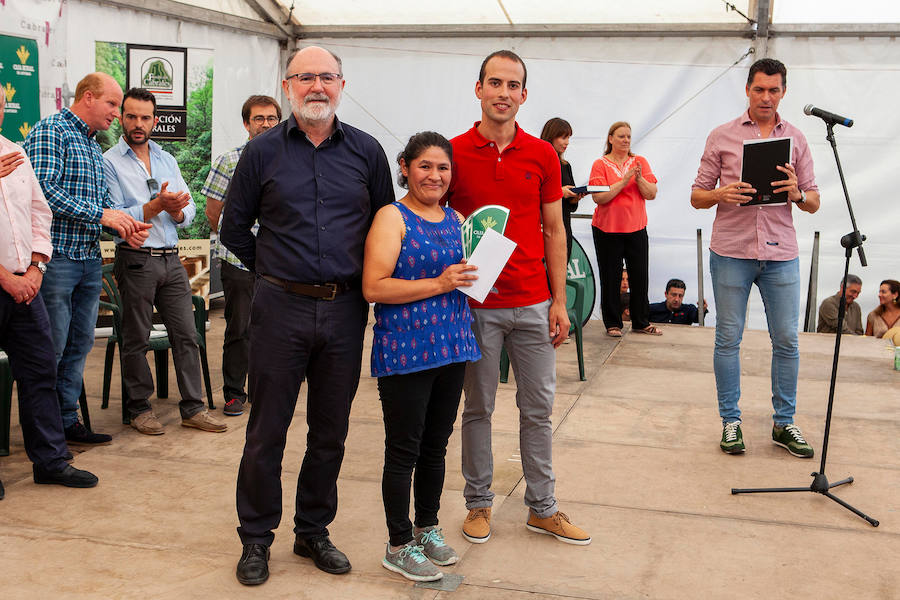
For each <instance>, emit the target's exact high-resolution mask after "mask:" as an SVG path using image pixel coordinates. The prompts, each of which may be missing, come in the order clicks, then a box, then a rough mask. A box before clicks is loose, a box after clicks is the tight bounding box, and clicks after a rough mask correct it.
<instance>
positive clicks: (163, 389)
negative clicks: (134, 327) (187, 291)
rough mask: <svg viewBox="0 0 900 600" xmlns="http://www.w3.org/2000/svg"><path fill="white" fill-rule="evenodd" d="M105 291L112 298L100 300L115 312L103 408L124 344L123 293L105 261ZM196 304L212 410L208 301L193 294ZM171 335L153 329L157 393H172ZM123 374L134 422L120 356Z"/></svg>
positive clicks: (196, 323)
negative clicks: (113, 367) (170, 381)
mask: <svg viewBox="0 0 900 600" xmlns="http://www.w3.org/2000/svg"><path fill="white" fill-rule="evenodd" d="M103 291H104V292H106V295H107V297H108V298H109V299H110V302H100V306H101V307H102V308H105V309H107V310H109V311H111V312H112V316H113V332H112V335H111V336H109V338H107V341H106V360H105V362H104V364H103V403H102V404H101V405H100V408H104V409H105V408H108V407H109V388H110V385H111V380H112V365H113V358H114V357H115V354H116V345H118V346H119V348H121V347H122V296H121V295H120V294H119V286H118V284H117V283H116V278H115V276H114V275H113V264H112V263H110V264H106V265H103ZM191 302H192V303H193V305H194V326H195V327H196V329H197V345H198V346H199V347H200V365H201V366H202V367H203V383H204V384H205V386H206V400H207V404H208V405H209V408H210V410H213V409H215V408H216V405H215V404H214V403H213V395H212V384H211V382H210V379H209V361H208V360H207V355H206V303H205V302H204V300H203V298H202V297H200V296H192V297H191ZM171 347H172V345H171V344H170V343H169V336H168V334H166V332H165V331H162V330H157V329H151V331H150V350H152V351H153V355H154V359H155V360H154V362H155V363H156V397H157V398H168V397H169V348H171ZM119 374H120V377H121V379H122V423H123V424H125V425H127V424H129V423H130V422H131V417H130V416H129V414H128V408H127V405H128V403H127V402H126V400H125V398H126V396H125V371H124V368H123V367H122V361H121V359H120V360H119Z"/></svg>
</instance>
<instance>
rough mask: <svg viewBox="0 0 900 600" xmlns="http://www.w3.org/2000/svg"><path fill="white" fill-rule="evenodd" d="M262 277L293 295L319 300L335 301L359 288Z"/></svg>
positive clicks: (350, 284)
mask: <svg viewBox="0 0 900 600" xmlns="http://www.w3.org/2000/svg"><path fill="white" fill-rule="evenodd" d="M260 277H262V278H263V279H265V280H266V281H268V282H270V283H274V284H275V285H277V286H278V287H280V288H282V289H284V291H286V292H290V293H291V294H297V295H299V296H309V297H310V298H318V299H319V300H334V298H335V296H337V295H338V294H343V293H345V292H349V291H350V290H353V289H356V288H358V287H359V285H358V284H354V283H351V282H336V283H298V282H296V281H286V280H284V279H281V278H279V277H275V276H273V275H260Z"/></svg>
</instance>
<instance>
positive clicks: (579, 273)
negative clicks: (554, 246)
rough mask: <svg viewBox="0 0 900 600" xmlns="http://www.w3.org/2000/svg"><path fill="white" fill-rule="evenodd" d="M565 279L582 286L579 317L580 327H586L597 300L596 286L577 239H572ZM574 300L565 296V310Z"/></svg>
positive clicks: (589, 262) (587, 261) (570, 306)
mask: <svg viewBox="0 0 900 600" xmlns="http://www.w3.org/2000/svg"><path fill="white" fill-rule="evenodd" d="M566 279H572V280H574V281H580V282H581V283H582V284H583V285H584V312H583V313H582V314H581V315H579V317H580V318H581V324H582V326H584V325H587V322H588V320H590V318H591V313H592V312H593V310H594V302H596V300H597V285H596V282H595V281H594V268H593V267H592V266H591V261H589V260H588V257H587V254H585V253H584V248H582V247H581V244H580V243H579V242H578V240H577V239H574V238H573V239H572V256H571V258H569V264H568V266H567V268H566ZM574 304H575V298H574V296H573V297H569V296H568V295H567V296H566V305H567V308H572V306H573V305H574Z"/></svg>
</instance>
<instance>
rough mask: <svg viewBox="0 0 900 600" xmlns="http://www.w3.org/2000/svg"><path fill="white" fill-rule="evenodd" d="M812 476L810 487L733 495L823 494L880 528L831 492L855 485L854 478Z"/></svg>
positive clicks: (733, 490)
mask: <svg viewBox="0 0 900 600" xmlns="http://www.w3.org/2000/svg"><path fill="white" fill-rule="evenodd" d="M810 475H812V478H813V481H812V484H810V485H809V487H790V488H731V493H732V495H734V494H763V493H784V492H815V493H817V494H822V495H823V496H825V497H827V498H831V499H832V500H834V501H835V502H837V503H838V504H840V505H841V506H843V507H844V508H846V509H847V510H849V511H850V512H852V513H854V514H856V515H858V516H860V517H862V518H863V519H865V520H866V522H867V523H869V525H871V526H872V527H878V521H877V520H876V519H873V518H872V517H870V516H869V515H867V514H865V513H864V512H862V511H860V510H857V509H856V508H854V507H852V506H850V505H849V504H847V503H846V502H844V501H843V500H841V499H840V498H838V497H837V496H835V495H834V494H832V493H831V492H830V491H829V490H830V489H831V488H835V487H837V486H839V485H844V484H847V483H853V477H847V478H846V479H841V480H840V481H835V482H834V483H828V478H827V477H825V473H816V472H813V473H810Z"/></svg>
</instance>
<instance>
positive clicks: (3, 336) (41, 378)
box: [0, 290, 69, 471]
mask: <svg viewBox="0 0 900 600" xmlns="http://www.w3.org/2000/svg"><path fill="white" fill-rule="evenodd" d="M0 348H2V349H3V350H4V351H5V352H6V354H7V355H8V356H9V366H10V369H11V370H12V375H13V378H14V379H15V380H16V385H17V386H18V389H19V393H18V396H19V422H20V423H21V424H22V437H23V438H24V441H25V453H26V454H27V455H28V458H29V459H30V460H31V462H33V463H34V464H36V465H37V466H39V467H42V468H44V469H46V470H47V471H61V470H63V469H64V468H66V460H65V456H66V453H67V452H68V451H69V449H68V446H67V445H66V439H65V433H64V432H63V424H62V418H61V417H60V414H59V402H58V401H57V399H56V355H55V354H54V351H53V338H52V336H51V335H50V319H49V317H48V316H47V309H46V307H45V306H44V299H43V298H42V297H41V295H40V294H38V295H37V296H35V297H34V299H33V300H32V301H31V304H25V303H24V302H20V303H16V301H15V300H13V298H12V296H10V295H9V294H8V293H6V291H5V290H0Z"/></svg>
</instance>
